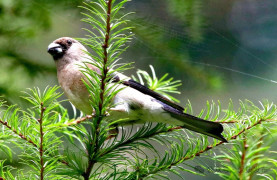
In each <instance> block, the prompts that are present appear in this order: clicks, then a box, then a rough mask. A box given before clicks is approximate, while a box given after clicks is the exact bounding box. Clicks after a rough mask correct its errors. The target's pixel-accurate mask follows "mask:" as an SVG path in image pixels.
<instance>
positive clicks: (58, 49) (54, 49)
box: [48, 43, 63, 56]
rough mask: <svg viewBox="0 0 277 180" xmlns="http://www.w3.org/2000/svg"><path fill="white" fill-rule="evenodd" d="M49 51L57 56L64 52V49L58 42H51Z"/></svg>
mask: <svg viewBox="0 0 277 180" xmlns="http://www.w3.org/2000/svg"><path fill="white" fill-rule="evenodd" d="M48 53H49V54H51V55H52V56H56V55H58V54H61V53H63V49H62V47H61V45H59V44H57V43H51V44H49V46H48Z"/></svg>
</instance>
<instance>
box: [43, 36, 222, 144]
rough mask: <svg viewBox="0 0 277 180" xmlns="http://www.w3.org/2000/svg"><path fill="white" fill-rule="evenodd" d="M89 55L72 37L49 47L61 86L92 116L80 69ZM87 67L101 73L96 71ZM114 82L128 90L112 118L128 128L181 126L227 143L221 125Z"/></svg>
mask: <svg viewBox="0 0 277 180" xmlns="http://www.w3.org/2000/svg"><path fill="white" fill-rule="evenodd" d="M85 51H87V50H86V48H85V47H84V46H83V45H82V44H81V43H79V42H78V41H76V40H74V39H72V38H69V37H63V38H59V39H57V40H55V41H54V42H53V43H51V44H50V45H49V46H48V52H49V53H50V54H51V55H52V56H53V58H54V60H55V63H56V66H57V77H58V81H59V84H60V86H61V88H62V89H63V91H64V93H65V95H66V96H67V97H68V99H69V100H70V101H71V103H72V104H74V105H75V106H76V108H78V109H79V110H81V111H83V112H84V113H86V114H92V113H93V109H92V108H91V106H90V102H89V93H88V91H87V89H86V87H85V85H84V83H83V81H82V79H85V76H84V75H83V74H82V73H81V72H80V66H83V64H84V62H86V61H88V59H90V60H91V58H90V57H89V56H88V55H87V54H86V53H85ZM87 65H88V67H89V68H90V69H92V70H94V71H97V72H99V73H100V71H99V69H97V68H96V67H94V66H92V65H91V64H87ZM113 81H114V82H121V84H120V85H119V86H118V88H122V87H124V88H123V90H121V91H120V92H118V93H117V94H116V95H115V97H114V98H113V100H112V103H113V105H114V107H113V108H111V109H110V117H112V118H113V119H120V118H127V119H128V120H127V119H126V121H125V122H124V123H126V124H128V123H144V122H162V123H168V124H173V125H178V126H182V127H184V128H187V129H189V130H192V131H195V132H198V133H201V134H205V135H208V136H211V137H214V138H216V139H219V140H221V141H225V142H226V139H225V138H224V137H223V136H222V135H221V133H222V132H223V126H222V125H221V124H219V123H216V122H210V121H206V120H203V119H200V118H197V117H195V116H192V115H189V114H186V113H184V112H183V111H184V109H183V107H181V106H179V105H177V104H175V103H174V102H172V101H170V100H169V99H167V98H165V97H163V96H161V95H160V94H158V93H156V92H154V91H152V90H150V89H148V88H147V87H145V86H143V85H141V84H140V83H138V82H136V81H134V80H132V79H130V78H128V77H126V76H124V75H123V74H121V73H115V76H114V79H113Z"/></svg>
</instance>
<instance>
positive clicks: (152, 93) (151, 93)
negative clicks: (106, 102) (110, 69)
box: [112, 76, 184, 112]
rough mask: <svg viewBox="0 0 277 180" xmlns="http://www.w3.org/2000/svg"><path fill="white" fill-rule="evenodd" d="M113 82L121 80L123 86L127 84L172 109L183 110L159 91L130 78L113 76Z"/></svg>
mask: <svg viewBox="0 0 277 180" xmlns="http://www.w3.org/2000/svg"><path fill="white" fill-rule="evenodd" d="M112 81H113V82H121V83H122V84H123V85H125V86H129V87H131V88H134V89H136V90H138V91H139V92H141V93H143V94H146V95H149V96H151V97H153V98H155V99H156V100H158V101H161V102H163V103H164V104H167V105H168V106H171V107H173V108H174V109H176V110H178V111H181V112H183V111H184V108H183V107H181V106H179V105H178V104H176V103H174V102H172V101H171V100H169V99H167V98H166V97H164V96H162V95H160V94H159V93H157V92H155V91H153V90H151V89H149V88H148V87H146V86H144V85H142V84H140V83H138V82H136V81H134V80H132V79H128V80H121V79H120V77H119V76H114V78H113V80H112Z"/></svg>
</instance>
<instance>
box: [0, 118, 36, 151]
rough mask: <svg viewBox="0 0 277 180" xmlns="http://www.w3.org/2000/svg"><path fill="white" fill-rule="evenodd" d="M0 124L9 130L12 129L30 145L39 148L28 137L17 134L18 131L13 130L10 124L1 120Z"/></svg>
mask: <svg viewBox="0 0 277 180" xmlns="http://www.w3.org/2000/svg"><path fill="white" fill-rule="evenodd" d="M0 123H1V124H2V125H4V126H5V127H7V128H8V129H10V130H11V131H12V132H13V133H14V134H16V135H18V136H19V137H20V138H21V139H23V140H25V141H27V142H28V143H30V144H31V145H33V146H34V147H37V145H36V144H35V143H34V142H33V141H32V140H31V139H29V138H27V137H26V136H24V135H23V134H22V133H20V132H17V130H16V129H13V128H12V127H11V126H10V125H9V124H8V122H6V121H3V120H1V119H0Z"/></svg>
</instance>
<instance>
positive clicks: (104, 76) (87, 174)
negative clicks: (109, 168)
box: [83, 0, 112, 180]
mask: <svg viewBox="0 0 277 180" xmlns="http://www.w3.org/2000/svg"><path fill="white" fill-rule="evenodd" d="M105 3H107V13H106V16H107V17H106V18H107V19H106V35H105V40H104V44H103V45H102V48H103V55H104V57H103V64H102V66H103V67H102V68H103V69H102V73H101V85H100V87H101V89H100V102H99V104H98V105H99V107H98V110H99V114H97V115H96V116H97V117H96V126H95V132H94V133H95V134H94V138H93V141H94V142H93V143H94V144H93V146H94V149H93V151H92V152H91V153H92V154H90V152H88V153H89V154H88V166H87V168H86V171H85V173H84V174H83V177H84V179H85V180H89V177H90V173H91V171H92V169H93V166H94V164H95V163H96V162H97V161H95V157H96V155H97V153H98V151H99V149H100V145H99V140H98V137H99V133H100V132H99V131H100V123H101V121H102V119H103V115H104V113H105V112H103V103H104V98H105V97H104V94H105V89H106V85H107V81H106V79H107V76H108V70H109V69H108V48H109V39H110V30H111V27H110V23H111V22H110V21H111V9H112V0H108V1H105Z"/></svg>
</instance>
